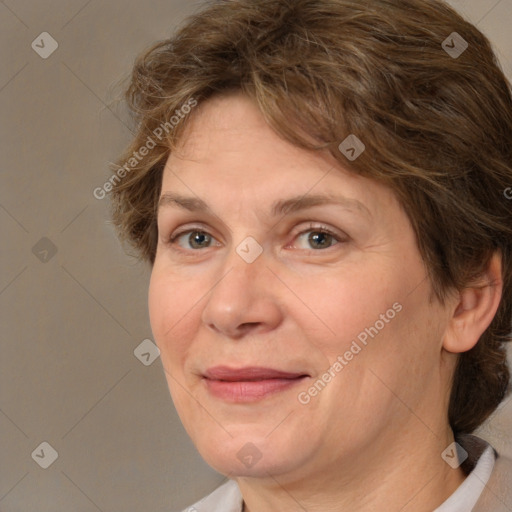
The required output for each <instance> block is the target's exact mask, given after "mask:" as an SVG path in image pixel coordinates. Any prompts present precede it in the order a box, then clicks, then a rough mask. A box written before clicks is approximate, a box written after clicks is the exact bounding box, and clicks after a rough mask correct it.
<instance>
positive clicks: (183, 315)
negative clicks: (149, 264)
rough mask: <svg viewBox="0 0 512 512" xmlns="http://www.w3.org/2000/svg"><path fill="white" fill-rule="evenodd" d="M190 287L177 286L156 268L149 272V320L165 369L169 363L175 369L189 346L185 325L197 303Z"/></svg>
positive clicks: (188, 332)
mask: <svg viewBox="0 0 512 512" xmlns="http://www.w3.org/2000/svg"><path fill="white" fill-rule="evenodd" d="M192 288H193V287H192V286H190V285H188V286H184V285H183V283H181V284H178V283H177V282H176V281H175V280H173V279H172V277H170V276H169V275H165V274H164V273H162V272H160V271H159V269H158V268H154V269H153V272H152V274H151V280H150V284H149V290H148V309H149V320H150V324H151V330H152V331H153V336H154V338H155V342H156V344H157V346H158V348H159V349H160V353H161V357H162V362H163V364H164V366H165V367H166V368H170V367H171V363H172V366H174V367H177V365H178V363H179V361H181V360H182V359H183V357H184V355H185V354H186V351H187V348H188V345H189V340H190V338H191V334H190V326H189V325H187V323H188V322H190V319H191V318H192V315H193V308H194V304H195V303H196V301H197V299H194V293H193V289H192ZM197 306H198V305H197Z"/></svg>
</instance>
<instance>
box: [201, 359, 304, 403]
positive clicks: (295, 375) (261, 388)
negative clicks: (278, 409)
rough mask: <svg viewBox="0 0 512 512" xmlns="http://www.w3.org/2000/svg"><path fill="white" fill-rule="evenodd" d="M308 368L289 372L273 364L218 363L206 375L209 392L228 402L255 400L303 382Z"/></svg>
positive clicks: (204, 376)
mask: <svg viewBox="0 0 512 512" xmlns="http://www.w3.org/2000/svg"><path fill="white" fill-rule="evenodd" d="M308 377H309V375H308V374H307V373H304V372H285V371H282V370H275V369H273V368H263V367H259V366H250V367H245V368H239V369H235V368H229V367H227V366H215V367H213V368H209V369H208V370H207V371H206V372H205V373H204V375H203V380H204V382H205V385H206V388H207V390H208V392H209V393H210V394H211V395H213V396H215V397H216V398H220V399H221V400H224V401H227V402H255V401H259V400H262V399H264V398H267V397H269V396H271V395H275V394H277V393H282V392H284V391H287V390H289V389H290V388H292V387H294V386H296V385H298V384H299V383H301V382H303V381H304V379H306V378H308Z"/></svg>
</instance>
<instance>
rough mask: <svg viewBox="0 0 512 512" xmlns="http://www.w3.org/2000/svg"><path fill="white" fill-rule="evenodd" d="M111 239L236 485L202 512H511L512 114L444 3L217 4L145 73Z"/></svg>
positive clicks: (142, 62) (200, 442)
mask: <svg viewBox="0 0 512 512" xmlns="http://www.w3.org/2000/svg"><path fill="white" fill-rule="evenodd" d="M127 98H128V100H129V103H130V106H131V108H132V111H133V112H134V113H135V114H136V116H137V119H138V121H139V123H138V131H137V134H136V136H135V139H134V141H133V143H132V145H131V146H130V148H128V150H127V151H126V153H125V154H124V155H123V156H122V157H121V158H120V159H119V162H118V166H117V171H116V172H117V173H118V177H119V179H118V180H117V181H116V183H115V186H114V190H113V191H112V201H113V219H114V222H115V223H116V225H117V227H118V229H119V233H120V235H121V237H122V238H123V239H126V240H129V241H130V242H131V243H132V244H133V245H134V246H135V247H136V248H137V249H138V251H139V254H140V255H141V257H142V258H143V259H145V260H147V261H148V262H149V263H150V264H151V265H152V275H151V282H150V287H149V311H150V320H151V326H152V330H153V334H154V337H155V340H156V343H157V344H158V347H159V349H160V352H161V357H162V364H163V367H164V369H165V375H166V378H167V382H168V386H169V390H170V393H171V395H172V398H173V401H174V404H175V406H176V409H177V411H178V413H179V415H180V418H181V420H182V422H183V425H184V427H185V429H186V430H187V432H188V434H189V435H190V437H191V439H192V441H193V442H194V444H195V445H196V447H197V449H198V450H199V452H200V453H201V455H202V456H203V458H204V459H205V461H206V462H207V463H208V464H210V465H211V466H212V467H213V468H214V469H215V470H217V471H218V472H220V473H222V474H224V475H226V476H227V477H228V478H229V481H228V482H227V483H226V484H224V485H223V486H221V487H220V488H219V489H217V490H216V491H215V492H214V493H212V494H211V495H210V496H208V497H206V498H204V499H203V500H201V501H199V502H198V503H196V504H195V505H193V506H192V507H190V508H189V509H187V510H190V511H194V510H196V511H208V512H212V511H213V512H221V511H222V512H228V511H229V512H235V511H237V512H238V511H245V512H263V511H265V512H266V511H274V510H285V511H299V510H300V511H303V510H307V511H308V512H315V511H319V510H322V511H326V510H329V511H341V510H350V511H370V510H371V511H374V510H382V511H403V512H405V511H415V512H418V511H419V512H422V511H424V512H426V511H432V510H435V511H437V512H441V511H442V512H448V511H464V512H467V511H468V510H474V511H486V512H488V511H507V510H511V509H512V497H511V494H510V491H509V490H508V489H507V487H509V486H507V485H506V483H507V482H508V483H510V481H511V480H512V461H510V460H509V459H507V458H505V457H503V456H501V455H499V454H497V453H496V451H495V450H494V449H493V448H492V447H491V446H490V445H488V443H486V442H485V441H483V440H482V439H480V438H478V437H476V436H474V435H471V433H472V432H473V431H474V430H475V429H476V428H477V427H478V426H479V425H481V424H482V423H483V422H484V421H485V419H486V418H488V417H489V415H490V414H491V413H492V412H493V411H494V410H495V409H496V407H497V406H498V405H499V404H500V403H501V402H502V401H503V400H504V399H505V397H506V394H507V390H508V385H509V380H510V379H509V377H510V376H509V370H508V367H507V363H506V352H505V348H504V342H507V341H510V338H511V333H510V326H511V320H512V204H511V203H510V201H509V200H508V199H507V197H506V194H505V193H504V191H505V190H507V189H508V188H509V187H510V185H511V183H512V145H511V144H510V141H511V140H512V98H511V94H510V86H509V84H508V82H507V80H506V78H505V77H504V75H503V73H502V71H501V70H500V69H499V67H498V65H497V63H496V61H495V59H494V55H493V53H492V50H491V47H490V44H489V42H488V41H487V39H486V38H485V37H484V36H483V35H482V34H481V33H480V32H479V31H478V30H477V29H476V28H475V27H474V26H473V25H471V24H470V23H468V22H466V21H464V20H463V19H462V18H461V17H460V16H459V15H458V14H456V13H455V12H454V11H453V10H452V9H451V8H450V7H448V6H447V5H445V4H444V3H441V2H439V1H427V0H402V1H396V0H394V1H388V0H376V1H372V2H362V1H354V0H293V1H292V0H256V1H255V0H234V1H216V2H211V3H210V4H209V5H208V6H207V7H206V8H205V9H204V10H203V11H202V12H200V13H199V14H197V15H196V16H194V17H192V18H191V19H190V20H189V21H188V22H187V23H186V24H185V25H184V26H183V27H182V28H181V29H180V31H179V32H178V33H177V34H176V35H175V36H174V37H173V38H171V39H170V40H167V41H163V42H161V43H158V44H156V45H154V46H153V47H152V48H151V49H149V50H148V51H147V52H146V53H145V54H144V55H142V56H141V57H140V58H139V59H138V60H137V62H136V64H135V67H134V71H133V75H132V80H131V83H130V86H129V88H128V91H127Z"/></svg>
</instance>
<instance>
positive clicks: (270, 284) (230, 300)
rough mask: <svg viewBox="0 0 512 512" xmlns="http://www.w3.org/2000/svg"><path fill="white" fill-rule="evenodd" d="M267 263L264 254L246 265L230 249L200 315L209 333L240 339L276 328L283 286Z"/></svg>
mask: <svg viewBox="0 0 512 512" xmlns="http://www.w3.org/2000/svg"><path fill="white" fill-rule="evenodd" d="M267 263H268V262H267V258H266V257H265V252H263V253H262V254H261V255H260V256H259V257H258V258H257V259H256V260H255V261H253V262H252V263H248V262H246V261H244V260H243V259H242V258H241V257H240V256H239V255H238V254H237V253H236V252H235V250H234V249H233V254H232V255H231V257H230V258H229V261H226V263H225V265H224V266H223V267H222V274H220V275H219V278H218V279H217V280H216V283H215V284H214V286H213V287H212V289H211V291H210V292H209V294H208V298H207V301H206V303H205V306H204V309H203V311H202V322H203V324H204V325H205V326H206V327H207V328H208V329H210V330H212V331H215V332H216V333H217V334H222V335H224V336H226V337H229V338H233V339H239V338H241V337H243V336H244V335H247V334H256V333H258V334H261V333H264V332H267V331H271V330H273V329H275V328H276V327H278V326H279V324H280V323H281V322H282V320H283V311H282V305H281V304H282V301H280V300H279V299H280V295H281V294H282V293H283V289H284V286H283V284H282V283H281V282H280V281H279V279H277V277H276V276H275V274H274V273H273V272H272V271H271V270H270V268H268V266H267Z"/></svg>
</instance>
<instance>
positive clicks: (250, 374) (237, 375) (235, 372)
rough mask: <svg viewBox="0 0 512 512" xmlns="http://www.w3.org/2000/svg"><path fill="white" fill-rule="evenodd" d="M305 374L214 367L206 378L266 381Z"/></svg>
mask: <svg viewBox="0 0 512 512" xmlns="http://www.w3.org/2000/svg"><path fill="white" fill-rule="evenodd" d="M306 376H307V374H306V373H305V372H285V371H282V370H275V369H273V368H264V367H262V366H245V367H243V368H230V367H229V366H213V367H211V368H208V370H206V371H205V372H204V377H206V378H207V379H210V380H226V381H233V382H236V381H250V380H266V379H296V378H298V377H306Z"/></svg>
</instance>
